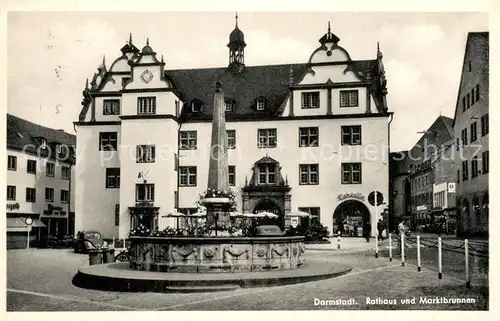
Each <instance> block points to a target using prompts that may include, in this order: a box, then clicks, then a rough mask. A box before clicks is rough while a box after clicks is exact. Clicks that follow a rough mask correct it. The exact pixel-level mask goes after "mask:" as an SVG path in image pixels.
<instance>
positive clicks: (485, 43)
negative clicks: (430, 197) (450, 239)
mask: <svg viewBox="0 0 500 321" xmlns="http://www.w3.org/2000/svg"><path fill="white" fill-rule="evenodd" d="M453 129H454V134H455V142H456V151H457V152H456V155H455V163H456V165H457V166H458V168H457V170H456V175H457V186H456V190H457V193H456V202H457V215H458V216H457V218H458V234H459V235H464V236H466V235H470V234H477V235H483V236H484V235H487V233H488V221H489V219H488V217H489V209H488V207H489V193H488V190H489V188H488V173H489V34H488V33H487V32H471V33H469V34H468V37H467V44H466V47H465V54H464V61H463V66H462V74H461V79H460V86H459V91H458V97H457V104H456V109H455V122H454V124H453Z"/></svg>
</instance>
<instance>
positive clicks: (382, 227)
mask: <svg viewBox="0 0 500 321" xmlns="http://www.w3.org/2000/svg"><path fill="white" fill-rule="evenodd" d="M384 230H385V224H384V221H382V219H379V220H378V223H377V231H378V239H379V240H381V241H383V240H384V236H383V235H382V233H383V232H384Z"/></svg>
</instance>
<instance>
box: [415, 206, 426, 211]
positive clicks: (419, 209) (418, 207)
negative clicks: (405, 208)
mask: <svg viewBox="0 0 500 321" xmlns="http://www.w3.org/2000/svg"><path fill="white" fill-rule="evenodd" d="M425 210H427V205H420V206H417V211H425Z"/></svg>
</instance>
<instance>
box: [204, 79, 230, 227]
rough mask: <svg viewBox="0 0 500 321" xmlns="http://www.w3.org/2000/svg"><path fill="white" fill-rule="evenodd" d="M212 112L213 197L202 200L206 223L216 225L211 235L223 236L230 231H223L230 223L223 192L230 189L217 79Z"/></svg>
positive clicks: (210, 176)
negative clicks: (205, 211)
mask: <svg viewBox="0 0 500 321" xmlns="http://www.w3.org/2000/svg"><path fill="white" fill-rule="evenodd" d="M212 115H213V116H212V140H211V144H210V161H209V167H208V184H207V191H208V192H209V193H208V195H211V194H210V193H213V194H212V196H213V197H207V198H204V199H202V200H201V203H202V204H203V205H204V206H205V207H206V208H207V223H208V224H209V225H215V226H216V228H215V229H214V233H213V234H214V235H218V236H223V235H228V234H229V233H228V232H227V231H225V228H228V227H229V226H230V224H231V220H230V214H229V212H230V209H231V205H232V200H230V199H229V198H227V197H226V196H225V195H224V194H226V195H227V193H229V190H230V189H229V169H228V165H227V133H226V116H225V106H224V93H223V91H222V84H221V83H220V82H217V83H216V89H215V95H214V109H213V114H212ZM217 192H219V193H220V194H218V193H217ZM216 231H217V232H216Z"/></svg>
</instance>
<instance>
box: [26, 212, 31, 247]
mask: <svg viewBox="0 0 500 321" xmlns="http://www.w3.org/2000/svg"><path fill="white" fill-rule="evenodd" d="M25 223H26V225H28V239H27V241H26V249H27V250H29V249H30V231H31V224H33V219H32V218H31V217H28V218H27V219H26V221H25Z"/></svg>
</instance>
